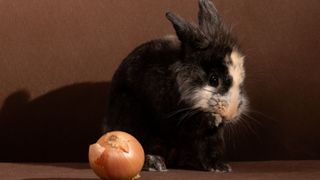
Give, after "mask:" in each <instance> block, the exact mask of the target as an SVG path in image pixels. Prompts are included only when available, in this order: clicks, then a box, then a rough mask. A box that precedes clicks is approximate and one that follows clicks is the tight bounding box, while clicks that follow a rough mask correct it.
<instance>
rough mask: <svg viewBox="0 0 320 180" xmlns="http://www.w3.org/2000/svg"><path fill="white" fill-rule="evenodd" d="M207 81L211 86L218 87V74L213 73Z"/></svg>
mask: <svg viewBox="0 0 320 180" xmlns="http://www.w3.org/2000/svg"><path fill="white" fill-rule="evenodd" d="M209 83H210V85H211V86H213V87H218V86H219V78H218V76H217V75H215V74H213V75H211V76H210V79H209Z"/></svg>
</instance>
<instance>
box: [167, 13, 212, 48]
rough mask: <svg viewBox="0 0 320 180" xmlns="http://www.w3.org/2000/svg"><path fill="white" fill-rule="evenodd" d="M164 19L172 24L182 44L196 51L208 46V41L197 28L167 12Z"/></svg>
mask: <svg viewBox="0 0 320 180" xmlns="http://www.w3.org/2000/svg"><path fill="white" fill-rule="evenodd" d="M166 17H167V19H168V20H169V21H170V22H171V23H172V24H173V27H174V29H175V30H176V33H177V36H178V38H179V39H180V41H181V42H182V44H184V45H186V46H191V47H192V48H196V49H205V48H207V47H208V46H209V40H208V39H207V37H206V36H205V35H204V34H203V32H202V31H201V30H200V29H199V28H198V27H196V26H195V25H193V24H191V23H189V22H187V21H186V20H184V19H183V18H181V17H180V16H177V15H175V14H174V13H172V12H167V13H166Z"/></svg>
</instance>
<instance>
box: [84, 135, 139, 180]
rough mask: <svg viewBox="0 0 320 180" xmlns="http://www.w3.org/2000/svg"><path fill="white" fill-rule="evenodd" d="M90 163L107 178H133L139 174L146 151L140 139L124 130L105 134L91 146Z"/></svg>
mask: <svg viewBox="0 0 320 180" xmlns="http://www.w3.org/2000/svg"><path fill="white" fill-rule="evenodd" d="M89 163H90V166H91V168H92V169H93V171H94V172H95V173H96V175H98V176H99V177H100V178H101V179H105V180H132V179H135V178H137V177H138V176H139V172H140V171H141V169H142V167H143V163H144V151H143V148H142V146H141V144H140V143H139V141H138V140H137V139H136V138H134V137H133V136H132V135H130V134H128V133H126V132H122V131H112V132H108V133H106V134H104V135H103V136H101V138H100V139H99V140H98V141H97V142H96V143H95V144H92V145H90V147H89Z"/></svg>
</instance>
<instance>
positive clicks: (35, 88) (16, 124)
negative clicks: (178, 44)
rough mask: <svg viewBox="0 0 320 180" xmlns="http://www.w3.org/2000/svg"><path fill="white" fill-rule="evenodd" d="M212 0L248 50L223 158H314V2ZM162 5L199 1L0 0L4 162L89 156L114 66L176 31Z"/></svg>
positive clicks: (189, 13) (319, 27)
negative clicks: (237, 120)
mask: <svg viewBox="0 0 320 180" xmlns="http://www.w3.org/2000/svg"><path fill="white" fill-rule="evenodd" d="M214 2H215V4H216V6H217V8H218V10H219V11H220V13H221V15H222V17H223V18H224V19H225V21H226V22H227V23H228V24H231V26H232V27H233V32H234V33H235V34H236V35H237V36H238V38H239V41H240V43H241V44H242V47H243V49H244V52H245V54H246V57H247V61H246V68H247V80H246V83H247V84H246V85H247V87H246V88H247V91H248V95H249V97H250V99H251V109H252V112H251V113H250V117H247V122H248V123H246V124H239V125H238V126H237V127H235V129H234V132H233V134H234V136H232V138H231V140H232V141H230V143H229V153H228V154H229V158H230V159H231V160H265V159H319V158H320V143H319V139H320V133H318V131H319V128H320V121H319V117H320V111H319V110H318V109H319V107H320V101H319V99H320V97H319V96H320V95H319V92H320V81H319V77H320V72H319V67H320V63H319V57H320V52H319V51H320V33H319V32H320V24H319V23H320V1H318V0H309V1H299V0H290V1H289V0H280V1H278V0H277V1H276V0H270V1H266V2H265V1H255V0H242V1H231V0H215V1H214ZM168 10H172V11H175V12H176V13H178V14H180V15H181V16H183V17H186V18H187V19H190V20H194V21H195V20H196V13H197V1H196V0H175V1H172V0H162V1H156V0H152V1H150V0H140V1H132V0H123V1H117V0H108V1H102V0H92V1H85V0H69V1H51V0H42V1H40V0H29V1H18V0H3V1H0V22H1V25H0V87H1V88H0V107H1V112H0V142H1V143H0V144H1V146H0V147H1V149H0V161H86V159H87V158H86V152H87V147H88V144H90V143H92V142H94V141H95V140H96V139H97V138H98V137H99V135H100V134H99V125H100V123H101V119H102V116H103V110H104V108H105V101H106V99H107V96H106V94H107V93H106V92H107V91H108V85H109V84H108V82H109V81H110V79H111V77H112V74H113V72H114V71H115V69H116V68H117V66H118V65H119V63H120V62H121V60H122V59H123V58H124V57H125V56H126V55H127V54H128V53H129V52H130V51H131V50H132V49H133V48H134V47H135V46H137V45H139V44H140V43H142V42H145V41H147V40H150V39H153V38H158V37H161V36H163V35H166V34H172V33H174V32H173V29H172V27H171V25H170V23H169V22H168V21H167V20H166V19H165V17H164V13H165V12H166V11H168ZM45 139H46V140H45Z"/></svg>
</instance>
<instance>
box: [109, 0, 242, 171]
mask: <svg viewBox="0 0 320 180" xmlns="http://www.w3.org/2000/svg"><path fill="white" fill-rule="evenodd" d="M166 17H167V18H168V19H169V21H171V23H172V24H173V27H174V28H175V30H176V34H177V36H166V37H164V38H162V39H156V40H152V41H150V42H147V43H145V44H142V45H141V46H139V47H137V48H136V49H135V50H134V51H133V52H132V53H131V54H129V56H128V57H127V58H125V59H124V60H123V62H122V64H121V65H120V66H119V68H118V69H117V71H116V72H115V74H114V76H113V79H112V82H111V90H110V95H109V101H108V109H107V111H106V121H105V123H104V129H105V132H107V131H112V130H122V131H126V132H128V133H130V134H132V135H134V136H135V137H136V138H137V139H138V140H139V141H140V142H141V144H142V146H143V148H144V150H145V153H146V161H145V165H144V169H146V170H158V171H163V170H166V165H167V167H170V168H186V169H198V170H208V171H223V172H230V171H231V168H230V166H229V165H228V164H225V163H224V161H223V152H224V139H223V129H224V126H225V124H226V123H234V122H236V121H237V120H238V119H239V117H240V115H241V113H242V112H244V111H245V109H246V107H247V99H246V97H245V94H244V90H243V80H244V77H245V71H244V67H243V63H244V56H243V55H242V54H241V52H240V50H239V47H238V45H237V43H236V41H235V39H234V38H233V37H232V35H231V34H230V32H229V30H228V28H226V27H225V26H224V25H223V23H222V22H221V18H220V17H219V15H218V14H217V10H216V8H215V7H214V5H213V4H212V2H211V1H210V0H199V14H198V18H199V25H195V24H192V23H189V22H187V21H186V20H184V19H183V18H181V17H179V16H176V15H175V14H173V13H171V12H168V13H167V14H166Z"/></svg>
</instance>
